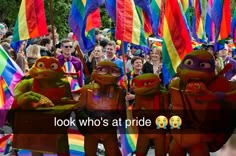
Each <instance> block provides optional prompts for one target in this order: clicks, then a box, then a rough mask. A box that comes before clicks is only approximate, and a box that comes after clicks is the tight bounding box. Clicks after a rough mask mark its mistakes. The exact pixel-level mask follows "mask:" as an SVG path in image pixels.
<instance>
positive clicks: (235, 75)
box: [218, 44, 236, 82]
mask: <svg viewBox="0 0 236 156" xmlns="http://www.w3.org/2000/svg"><path fill="white" fill-rule="evenodd" d="M218 56H219V57H220V58H221V59H222V60H223V63H224V65H226V64H228V63H229V64H231V65H232V68H231V69H229V70H228V71H227V72H226V73H225V75H224V76H225V78H226V79H228V80H229V81H234V82H235V81H236V61H235V60H234V59H233V58H232V57H230V56H229V47H228V45H227V44H224V46H223V48H221V49H220V50H219V52H218Z"/></svg>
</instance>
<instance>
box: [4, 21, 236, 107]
mask: <svg viewBox="0 0 236 156" xmlns="http://www.w3.org/2000/svg"><path fill="white" fill-rule="evenodd" d="M52 31H53V30H52V26H48V32H49V33H48V34H47V35H45V36H41V37H39V38H36V39H30V40H28V41H23V42H22V44H21V46H20V48H19V50H18V51H14V49H12V48H11V46H10V43H11V39H12V36H13V32H12V31H11V29H8V27H7V26H6V25H5V24H4V23H0V44H1V46H2V47H3V48H4V49H5V51H6V52H7V53H8V54H9V56H10V57H11V58H12V59H13V60H15V62H16V63H17V64H18V65H19V67H20V68H21V69H22V71H23V72H24V73H25V75H27V74H28V71H29V69H30V68H31V67H32V66H33V65H34V63H35V62H36V60H37V59H38V58H40V57H42V56H49V57H56V58H57V59H58V60H59V62H60V64H61V66H62V67H63V66H66V65H68V63H70V65H71V66H73V68H74V71H65V72H75V73H79V74H78V76H77V83H78V86H79V88H81V87H83V86H84V85H85V84H88V83H90V82H91V81H92V80H91V77H90V74H91V73H92V71H93V70H94V69H95V67H96V65H97V64H98V63H99V62H100V61H103V60H109V61H112V62H114V63H115V64H116V65H117V66H118V67H119V69H120V73H121V76H120V82H119V84H120V85H121V87H124V85H123V84H124V82H127V87H128V88H127V90H128V93H127V94H126V100H127V101H129V103H130V104H132V103H133V101H134V99H135V94H134V92H133V91H132V89H131V87H130V85H131V81H132V79H133V78H134V77H136V76H138V75H141V74H143V73H154V74H156V75H158V76H159V77H160V79H161V80H162V81H163V73H162V45H161V42H157V41H150V42H149V47H148V50H147V51H145V50H143V49H142V48H140V47H139V46H137V45H133V44H129V46H128V50H127V53H126V54H125V58H124V60H123V58H122V55H121V54H120V53H119V51H120V49H121V46H120V43H119V42H118V41H114V40H110V39H108V37H106V36H105V34H103V33H102V31H101V30H98V29H97V30H96V45H95V46H94V49H93V50H92V51H91V52H89V53H88V54H83V57H80V56H79V55H78V52H77V50H76V47H77V46H79V44H78V42H77V41H76V39H75V37H74V35H73V33H71V32H70V33H68V36H66V37H65V38H63V39H61V38H59V34H58V33H57V29H56V27H54V38H53V35H52V34H53V33H52ZM53 40H54V41H55V43H56V45H55V47H54V46H53ZM196 49H204V50H206V51H208V52H209V53H211V54H212V55H213V56H214V58H215V65H216V71H215V72H216V74H220V72H221V71H222V70H223V69H224V67H225V65H226V64H229V63H230V64H231V65H232V67H231V68H230V69H229V70H228V71H227V72H226V73H225V74H224V76H225V77H226V78H227V79H228V80H229V81H232V82H235V81H236V57H234V56H233V55H232V54H233V53H232V52H231V50H230V47H229V46H228V44H227V43H223V44H221V43H220V44H218V46H215V45H213V44H202V45H201V46H198V47H196ZM123 61H125V63H124V64H125V65H124V64H123ZM124 68H125V69H124ZM65 69H66V68H65ZM86 70H87V71H88V72H86ZM162 83H163V82H162ZM163 86H164V84H163ZM164 87H167V86H164ZM74 97H75V99H76V100H78V99H79V92H78V93H77V92H75V94H74Z"/></svg>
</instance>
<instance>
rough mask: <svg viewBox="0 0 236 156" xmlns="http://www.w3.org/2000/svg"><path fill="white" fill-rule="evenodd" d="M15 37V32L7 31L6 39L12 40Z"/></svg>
mask: <svg viewBox="0 0 236 156" xmlns="http://www.w3.org/2000/svg"><path fill="white" fill-rule="evenodd" d="M12 37H13V33H12V32H11V31H8V32H6V34H5V35H4V39H8V40H9V41H10V42H11V40H12Z"/></svg>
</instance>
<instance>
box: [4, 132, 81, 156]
mask: <svg viewBox="0 0 236 156" xmlns="http://www.w3.org/2000/svg"><path fill="white" fill-rule="evenodd" d="M11 137H12V136H11ZM11 141H12V139H11ZM68 142H69V149H70V151H69V152H70V156H84V154H85V153H84V136H83V135H82V134H80V133H79V132H78V131H77V130H72V129H69V130H68ZM4 143H5V142H4ZM0 145H1V144H0ZM4 145H5V146H6V144H4ZM0 147H1V146H0ZM3 148H5V147H4V146H3ZM18 155H19V156H32V153H31V151H30V150H23V149H20V150H19V152H18ZM43 155H44V156H57V154H43Z"/></svg>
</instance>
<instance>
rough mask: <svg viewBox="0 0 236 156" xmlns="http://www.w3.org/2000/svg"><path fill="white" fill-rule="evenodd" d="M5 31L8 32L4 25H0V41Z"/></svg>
mask: <svg viewBox="0 0 236 156" xmlns="http://www.w3.org/2000/svg"><path fill="white" fill-rule="evenodd" d="M7 30H8V28H7V25H6V24H5V23H0V41H1V40H2V39H3V37H4V35H5V34H6V32H7Z"/></svg>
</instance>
